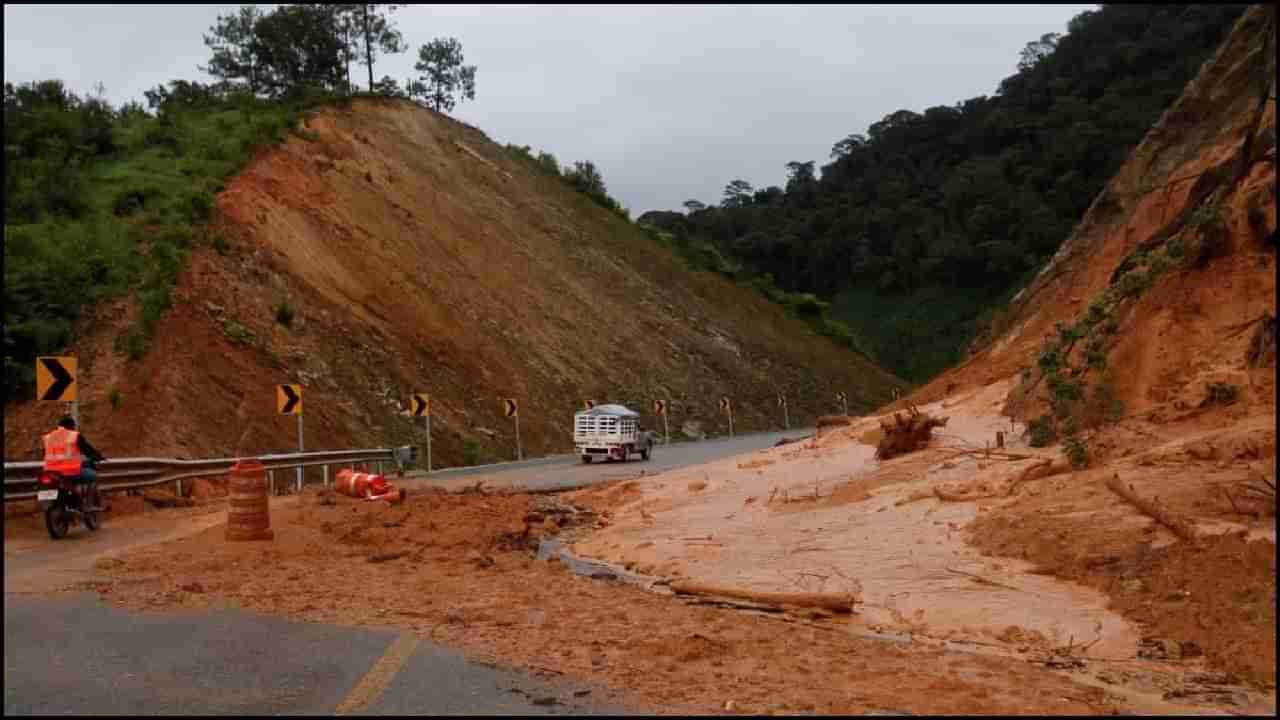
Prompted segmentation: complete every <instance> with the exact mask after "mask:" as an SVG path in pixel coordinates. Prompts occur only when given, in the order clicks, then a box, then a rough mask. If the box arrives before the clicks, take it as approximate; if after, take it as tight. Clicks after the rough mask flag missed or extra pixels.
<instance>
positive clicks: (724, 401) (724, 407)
mask: <svg viewBox="0 0 1280 720" xmlns="http://www.w3.org/2000/svg"><path fill="white" fill-rule="evenodd" d="M720 410H721V411H723V412H729V397H728V396H727V395H726V396H725V397H722V398H720Z"/></svg>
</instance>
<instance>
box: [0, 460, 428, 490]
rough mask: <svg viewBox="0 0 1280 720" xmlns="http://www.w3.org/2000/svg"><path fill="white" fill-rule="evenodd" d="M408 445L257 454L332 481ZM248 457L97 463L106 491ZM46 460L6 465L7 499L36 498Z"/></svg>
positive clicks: (190, 474)
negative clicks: (338, 472) (337, 472)
mask: <svg viewBox="0 0 1280 720" xmlns="http://www.w3.org/2000/svg"><path fill="white" fill-rule="evenodd" d="M405 450H406V449H405V448H398V449H392V448H375V449H370V450H331V451H328V452H307V453H288V454H280V455H260V456H256V458H255V459H257V460H258V461H259V462H261V463H262V464H263V465H264V466H266V468H267V470H268V471H275V470H291V469H294V468H306V467H323V468H325V473H324V474H325V483H326V484H327V483H328V481H329V472H328V468H329V466H331V465H353V464H356V463H367V462H376V463H384V462H404V461H406V460H408V459H410V458H409V457H407V456H408V455H409V453H407V452H405ZM241 459H248V457H246V458H217V459H212V460H176V459H172V458H122V459H120V460H108V461H106V462H103V463H101V464H99V465H98V488H99V489H100V490H102V491H103V492H112V491H116V490H130V489H134V488H142V487H150V486H153V485H164V484H165V483H179V485H178V489H179V491H180V490H181V484H180V483H181V482H182V481H183V480H189V479H193V478H199V477H211V476H217V475H225V474H227V473H229V472H230V471H231V468H232V466H234V465H235V464H236V463H238V462H239V461H240V460H241ZM43 467H44V463H42V462H41V461H39V460H32V461H27V462H12V463H5V464H4V499H5V502H8V501H10V500H30V499H33V498H35V496H36V491H35V486H36V484H38V483H39V482H40V471H41V469H42V468H43Z"/></svg>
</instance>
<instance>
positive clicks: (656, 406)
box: [653, 400, 667, 415]
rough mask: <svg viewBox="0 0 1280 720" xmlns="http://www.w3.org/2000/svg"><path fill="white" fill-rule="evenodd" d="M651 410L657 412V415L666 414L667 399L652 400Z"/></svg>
mask: <svg viewBox="0 0 1280 720" xmlns="http://www.w3.org/2000/svg"><path fill="white" fill-rule="evenodd" d="M653 412H655V413H656V414H658V415H666V414H667V401H666V400H654V401H653Z"/></svg>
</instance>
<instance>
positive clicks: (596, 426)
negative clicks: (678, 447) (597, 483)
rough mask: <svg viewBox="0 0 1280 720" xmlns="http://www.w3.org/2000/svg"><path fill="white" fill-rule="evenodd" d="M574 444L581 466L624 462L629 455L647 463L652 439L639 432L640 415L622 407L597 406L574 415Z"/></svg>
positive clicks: (642, 431) (640, 430)
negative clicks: (599, 461) (600, 459)
mask: <svg viewBox="0 0 1280 720" xmlns="http://www.w3.org/2000/svg"><path fill="white" fill-rule="evenodd" d="M573 444H574V446H575V447H576V449H577V452H578V455H579V456H581V457H582V462H583V463H590V462H591V461H592V460H595V459H596V458H597V457H603V458H605V459H607V460H626V459H627V458H629V457H630V456H631V455H632V454H635V453H639V454H640V457H641V458H643V459H645V460H648V459H649V453H650V451H651V450H652V449H653V436H652V434H651V433H649V432H646V431H644V430H642V429H640V414H639V413H637V412H634V411H632V410H629V409H627V408H626V407H623V406H622V405H597V406H596V407H594V408H592V409H590V410H583V411H581V412H577V413H574V415H573Z"/></svg>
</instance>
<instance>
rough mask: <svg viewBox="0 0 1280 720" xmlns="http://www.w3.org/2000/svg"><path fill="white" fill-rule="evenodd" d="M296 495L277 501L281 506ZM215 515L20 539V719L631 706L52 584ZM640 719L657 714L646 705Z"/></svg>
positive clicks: (401, 649)
mask: <svg viewBox="0 0 1280 720" xmlns="http://www.w3.org/2000/svg"><path fill="white" fill-rule="evenodd" d="M808 434H810V431H806V430H793V431H790V432H787V433H765V434H758V435H749V436H742V437H738V438H733V439H720V440H711V441H703V442H698V443H679V444H675V445H669V446H657V447H655V448H654V452H653V454H652V456H651V459H650V460H649V461H647V462H645V461H641V460H640V459H639V458H636V459H634V460H631V461H629V462H627V463H619V462H611V463H605V462H600V461H597V462H595V463H592V464H591V465H583V464H581V463H580V462H579V460H578V457H577V456H572V455H570V456H558V457H551V458H541V459H537V460H529V461H525V462H521V463H505V464H501V465H492V466H487V467H474V468H459V469H454V470H448V471H441V472H439V473H434V474H432V475H430V476H427V475H426V474H425V473H423V474H421V475H417V474H415V475H416V477H413V478H411V479H409V480H408V481H407V482H406V483H405V484H406V486H408V487H412V486H413V485H418V484H422V483H428V484H433V485H444V486H451V485H453V486H457V485H464V484H468V483H471V482H475V480H476V479H477V478H481V477H482V478H483V479H484V480H485V481H486V483H488V484H491V485H495V486H502V485H506V486H512V487H515V486H519V487H524V488H527V489H533V490H546V489H556V488H567V487H579V486H584V485H589V484H591V483H594V482H603V481H607V480H612V479H617V478H625V477H634V476H636V475H639V474H640V472H641V471H644V473H645V475H654V474H657V473H659V472H662V471H665V470H670V469H674V468H679V467H684V466H688V465H692V464H697V463H702V462H708V461H711V460H717V459H720V458H724V457H728V456H731V455H736V454H739V453H745V452H750V451H752V450H756V449H759V448H763V447H770V446H772V445H774V444H775V443H776V442H777V441H778V440H779V439H780V438H782V437H784V436H785V437H789V438H793V439H796V438H800V437H804V436H806V435H808ZM292 501H293V499H292V498H273V500H272V505H273V506H275V507H280V506H282V505H287V504H289V503H291V502H292ZM222 520H223V516H222V514H221V513H213V514H210V515H208V516H202V517H199V518H196V519H194V520H193V519H190V518H188V519H186V520H185V521H183V522H175V521H172V520H164V519H161V518H157V519H156V521H155V524H154V525H151V526H144V527H137V526H133V527H114V528H113V527H112V524H111V523H110V522H109V521H108V522H107V523H106V524H105V526H104V527H103V529H102V530H100V531H99V532H97V533H87V532H86V531H85V530H84V529H83V528H79V527H77V528H75V529H74V530H73V533H72V536H71V537H69V538H68V539H66V540H63V541H59V542H56V543H55V542H53V541H47V542H46V541H34V540H33V541H24V542H6V544H5V545H6V546H5V582H4V586H5V588H4V589H5V597H4V663H5V674H4V712H5V714H6V715H9V714H14V715H25V714H35V715H65V714H77V715H152V714H217V715H226V714H235V715H277V714H335V713H336V714H345V713H358V714H383V715H414V714H460V715H472V714H478V715H578V714H624V713H627V712H629V711H630V712H637V711H636V709H635V708H626V707H624V706H623V704H622V703H620V702H619V701H618V700H617V699H616V698H614V697H613V695H612V693H611V692H610V691H608V690H607V689H605V688H591V687H587V686H584V685H574V684H572V683H567V682H563V681H557V682H553V681H552V680H549V679H543V678H537V677H533V676H529V675H525V674H520V673H515V672H511V671H507V670H503V669H500V668H495V667H491V666H488V665H484V664H479V663H474V662H469V661H467V660H466V659H465V658H463V657H462V656H461V655H459V654H458V653H456V652H454V651H452V650H449V649H448V648H445V647H442V646H439V645H435V644H432V643H429V642H426V641H419V640H418V639H417V638H416V637H415V636H412V635H411V634H407V633H406V634H397V633H396V632H394V631H389V630H375V629H367V628H353V627H340V626H330V625H321V624H315V623H295V622H291V621H289V620H285V619H281V618H276V617H266V616H258V615H254V614H251V613H245V612H240V611H235V610H221V611H216V612H201V613H193V612H182V613H173V612H141V613H139V612H129V611H125V610H122V609H117V608H114V607H111V606H110V605H109V604H107V603H104V602H103V601H102V600H100V599H98V597H97V596H96V595H93V594H87V593H86V594H79V595H58V596H54V597H50V596H49V595H48V594H47V592H48V591H49V590H53V589H56V588H58V587H62V586H66V585H68V584H69V583H73V582H76V581H78V580H85V579H88V578H90V577H92V576H93V574H94V568H93V565H94V562H95V561H96V560H97V559H100V558H103V557H109V556H111V555H115V554H119V553H122V552H124V551H126V550H128V549H130V548H134V547H138V546H141V545H149V544H154V543H158V542H164V541H167V540H170V539H173V538H174V537H178V536H180V535H183V534H192V533H195V532H199V531H201V530H203V529H204V528H207V527H209V526H211V525H213V524H216V523H219V522H221V521H222ZM639 712H648V711H647V710H639Z"/></svg>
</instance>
